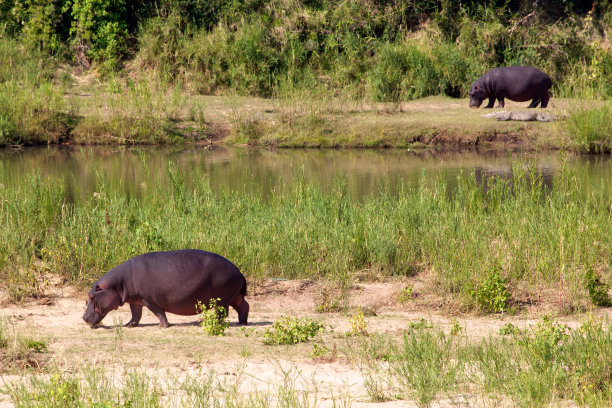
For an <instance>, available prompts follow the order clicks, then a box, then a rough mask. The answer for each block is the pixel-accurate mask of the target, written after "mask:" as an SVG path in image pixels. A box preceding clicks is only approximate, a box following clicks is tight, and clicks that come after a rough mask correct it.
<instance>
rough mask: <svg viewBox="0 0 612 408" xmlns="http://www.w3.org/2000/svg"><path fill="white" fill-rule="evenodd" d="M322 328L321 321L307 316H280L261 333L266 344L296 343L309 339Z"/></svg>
mask: <svg viewBox="0 0 612 408" xmlns="http://www.w3.org/2000/svg"><path fill="white" fill-rule="evenodd" d="M323 330H324V326H323V324H322V323H320V322H317V321H315V320H313V319H311V318H309V317H302V318H298V317H288V316H281V317H280V318H279V319H278V320H277V321H275V322H274V323H273V324H272V328H271V329H267V330H266V331H265V332H264V334H263V342H264V344H267V345H279V344H296V343H301V342H305V341H308V340H310V339H311V338H312V337H314V336H316V335H317V334H318V333H319V332H321V331H323Z"/></svg>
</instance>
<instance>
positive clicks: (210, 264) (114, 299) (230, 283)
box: [83, 249, 249, 327]
mask: <svg viewBox="0 0 612 408" xmlns="http://www.w3.org/2000/svg"><path fill="white" fill-rule="evenodd" d="M246 289H247V284H246V279H245V278H244V275H242V273H240V271H239V270H238V268H237V267H236V266H235V265H234V264H233V263H231V262H230V261H228V260H227V259H225V258H224V257H222V256H220V255H217V254H214V253H212V252H206V251H200V250H196V249H184V250H178V251H167V252H151V253H147V254H143V255H139V256H136V257H134V258H132V259H129V260H127V261H125V262H124V263H122V264H121V265H119V266H117V267H115V268H113V269H111V270H110V271H108V272H107V273H105V274H104V275H103V276H102V277H101V278H100V279H98V280H97V281H96V282H95V283H94V284H93V287H92V289H91V291H90V292H89V301H88V303H87V309H86V310H85V314H84V315H83V320H85V322H86V323H88V324H89V325H90V326H92V327H93V326H95V325H97V324H98V323H100V322H101V321H102V319H104V317H105V316H106V314H107V313H108V312H110V311H111V310H116V309H117V308H119V306H123V304H125V303H129V305H130V310H131V312H132V318H131V320H130V321H129V322H127V324H126V326H128V327H136V326H138V323H139V322H140V318H141V316H142V307H143V306H146V307H147V308H149V310H151V311H152V312H153V314H155V316H157V318H158V319H159V325H160V326H161V327H168V319H167V318H166V312H170V313H174V314H179V315H195V314H197V313H198V312H199V311H198V310H196V304H197V303H198V301H199V302H201V304H202V305H205V306H209V302H210V299H220V300H219V301H218V303H217V306H222V307H224V308H225V311H226V312H228V311H229V306H232V307H233V308H234V309H235V310H236V311H237V312H238V322H239V323H240V324H247V318H248V315H249V304H248V303H247V302H246V300H244V296H245V295H246Z"/></svg>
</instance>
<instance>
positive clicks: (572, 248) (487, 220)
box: [0, 163, 612, 312]
mask: <svg viewBox="0 0 612 408" xmlns="http://www.w3.org/2000/svg"><path fill="white" fill-rule="evenodd" d="M143 165H145V166H146V164H144V163H143ZM98 177H99V188H98V191H97V192H96V193H94V195H93V196H90V197H85V198H83V199H78V200H77V201H74V200H73V199H69V197H68V195H67V192H66V190H65V187H64V185H63V183H62V182H59V181H50V180H43V179H42V178H41V177H40V176H37V175H34V176H31V177H28V178H24V180H23V183H22V185H20V186H15V187H11V186H8V187H7V186H4V187H2V188H1V189H0V199H1V201H2V203H3V205H2V207H1V208H0V219H2V220H3V228H2V229H1V230H0V234H1V236H0V239H1V240H2V242H3V243H4V245H3V246H2V247H0V272H1V275H0V276H1V279H2V281H3V282H5V283H6V284H7V285H8V287H9V291H10V293H11V294H12V296H13V298H14V299H15V300H18V299H20V298H23V297H25V296H36V293H38V292H37V291H38V290H40V282H42V279H43V278H42V276H43V275H44V274H45V273H47V272H52V273H56V274H59V275H61V276H62V277H63V278H64V279H65V280H66V281H68V282H73V283H82V284H87V285H88V284H90V283H91V282H92V281H94V280H96V279H97V278H98V277H99V276H100V275H101V274H103V273H104V272H106V271H107V270H109V269H111V268H112V267H114V266H116V265H118V264H119V263H121V262H123V261H125V260H126V259H128V258H130V257H133V256H135V255H138V254H141V253H144V252H149V251H156V250H171V249H179V248H200V249H205V250H209V251H213V252H217V253H219V254H222V255H223V256H225V257H227V258H228V259H230V260H231V261H233V262H234V263H235V264H236V265H237V266H238V267H239V268H240V269H241V270H242V271H243V272H244V273H245V275H246V276H247V279H249V280H251V281H260V280H262V279H266V278H273V277H274V278H278V277H282V278H290V279H293V278H316V279H331V280H332V281H334V280H335V281H339V282H345V281H347V280H348V281H350V280H351V279H353V277H354V276H356V274H359V275H361V276H363V275H364V274H365V275H366V276H371V277H372V278H376V279H379V278H383V277H388V276H394V275H395V276H397V275H400V276H413V275H416V274H426V275H427V276H429V277H430V278H431V280H432V282H431V284H432V288H433V287H435V288H436V291H437V292H438V293H439V294H441V295H442V294H443V295H445V296H449V297H452V298H455V299H456V300H458V301H460V302H461V303H462V304H463V305H465V306H466V307H468V308H474V307H476V308H478V307H481V306H479V305H483V306H484V305H495V307H493V308H490V309H489V310H490V311H494V312H495V311H497V312H499V311H507V310H512V309H513V308H514V306H516V305H517V304H519V303H520V302H517V301H520V300H521V299H526V298H529V297H531V296H534V295H536V294H539V293H541V291H542V290H543V289H545V288H548V289H550V290H551V291H552V293H556V294H557V295H558V297H555V299H557V298H562V299H565V300H564V302H563V305H562V307H563V308H564V309H566V310H575V309H576V308H578V309H581V308H585V307H588V306H589V305H591V300H590V299H591V296H590V290H589V287H590V286H589V282H591V281H597V280H599V281H601V282H603V283H606V282H610V280H611V265H610V262H609V261H610V259H609V253H610V250H611V248H612V237H611V236H610V234H608V231H609V229H610V225H611V214H610V197H609V195H608V194H606V192H605V191H606V190H605V189H603V188H601V189H590V190H588V191H589V192H588V193H585V192H584V191H586V190H584V189H583V188H582V187H583V186H582V185H581V184H582V182H581V181H580V180H579V179H578V178H577V177H576V176H575V175H573V174H572V173H571V172H570V171H568V170H566V169H564V170H563V171H562V172H561V173H560V174H559V175H558V177H556V179H555V180H554V181H553V183H552V185H544V183H543V181H542V179H541V178H540V176H539V175H538V174H537V171H536V170H535V168H534V167H527V168H523V167H521V166H519V165H518V164H517V165H516V166H515V168H514V170H513V176H512V178H511V179H501V178H490V179H486V180H478V181H477V179H476V177H475V176H474V175H464V176H462V177H460V178H459V180H458V186H457V188H456V189H455V190H452V191H451V190H450V189H449V187H448V186H447V185H446V183H445V182H444V181H443V180H439V181H438V182H437V184H434V185H433V187H431V183H426V182H425V178H424V179H423V181H422V182H421V183H420V184H419V185H418V186H416V187H411V186H407V185H406V186H404V187H403V188H401V189H400V191H399V192H398V193H397V194H391V193H390V192H388V191H387V190H386V189H385V188H384V186H382V187H381V192H380V194H379V195H377V196H373V197H368V198H365V199H364V200H363V201H359V200H356V199H354V198H351V197H350V196H349V195H348V194H347V184H346V180H345V179H344V178H342V177H341V176H338V177H337V179H336V182H335V186H334V187H333V188H332V189H331V191H330V192H328V193H324V192H323V191H322V190H321V189H320V188H318V187H315V186H314V185H312V184H311V183H308V182H306V181H305V180H304V177H303V176H301V177H297V181H296V182H295V183H292V184H288V185H284V186H283V187H277V188H275V189H273V190H272V191H271V192H270V193H267V194H266V196H263V195H262V194H261V193H260V192H259V193H258V192H251V193H239V192H230V191H226V190H222V191H220V192H214V191H213V189H212V188H211V186H210V184H209V182H208V180H207V179H206V178H205V177H204V178H202V179H200V180H197V181H196V182H195V184H194V186H193V187H190V188H187V187H186V186H185V183H184V181H183V178H182V176H181V172H180V170H179V169H178V168H177V167H176V166H173V165H171V166H169V170H168V174H167V177H168V180H169V182H168V184H165V185H169V186H171V187H170V188H167V187H163V186H162V184H161V183H160V184H158V185H155V186H148V187H143V192H142V194H141V195H138V196H137V197H135V196H132V195H127V194H126V193H125V192H123V191H116V190H112V189H110V188H109V187H108V185H109V183H108V182H107V181H105V180H104V177H102V176H98ZM74 196H76V197H79V196H80V195H79V194H78V193H77V194H76V195H75V194H74V192H72V194H71V195H70V197H74ZM587 275H588V276H587ZM587 277H589V278H588V279H587ZM348 281H347V282H348ZM491 282H497V283H496V284H491ZM499 282H501V283H499ZM591 286H592V285H591ZM502 298H503V302H502V301H501V300H500V299H502ZM500 302H501V303H500ZM502 303H503V304H502ZM486 309H487V307H486V306H484V307H483V310H486Z"/></svg>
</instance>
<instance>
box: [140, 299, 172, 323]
mask: <svg viewBox="0 0 612 408" xmlns="http://www.w3.org/2000/svg"><path fill="white" fill-rule="evenodd" d="M145 306H146V307H147V308H148V309H149V310H150V311H152V312H153V314H154V315H155V316H157V318H158V319H159V327H168V326H170V324H169V323H168V319H167V318H166V311H165V310H164V309H162V308H160V307H158V306H155V305H152V304H150V303H148V302H146V303H145Z"/></svg>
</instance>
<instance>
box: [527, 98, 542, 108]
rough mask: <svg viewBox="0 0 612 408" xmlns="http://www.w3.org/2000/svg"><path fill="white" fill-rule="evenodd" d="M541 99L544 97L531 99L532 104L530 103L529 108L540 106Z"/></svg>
mask: <svg viewBox="0 0 612 408" xmlns="http://www.w3.org/2000/svg"><path fill="white" fill-rule="evenodd" d="M541 99H542V98H539V97H535V98H533V100H532V101H531V104H529V106H528V108H537V107H538V103H540V100H541Z"/></svg>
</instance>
